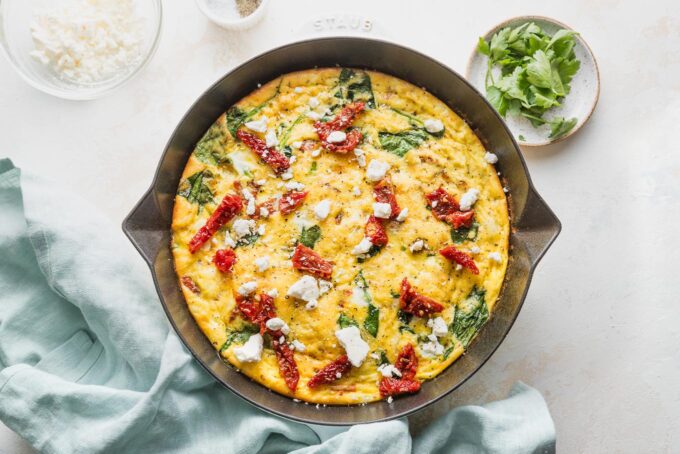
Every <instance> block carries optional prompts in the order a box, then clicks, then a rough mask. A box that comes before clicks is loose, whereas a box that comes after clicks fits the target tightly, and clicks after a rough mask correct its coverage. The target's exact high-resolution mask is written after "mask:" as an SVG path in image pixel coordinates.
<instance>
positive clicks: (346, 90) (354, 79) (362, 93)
mask: <svg viewBox="0 0 680 454" xmlns="http://www.w3.org/2000/svg"><path fill="white" fill-rule="evenodd" d="M335 97H336V98H338V99H342V100H345V101H346V102H354V101H363V102H365V103H366V105H367V106H368V107H369V108H371V109H375V97H374V96H373V87H372V86H371V76H369V75H368V73H367V72H366V71H360V70H353V69H348V68H342V70H341V71H340V76H339V77H338V91H337V92H336V93H335Z"/></svg>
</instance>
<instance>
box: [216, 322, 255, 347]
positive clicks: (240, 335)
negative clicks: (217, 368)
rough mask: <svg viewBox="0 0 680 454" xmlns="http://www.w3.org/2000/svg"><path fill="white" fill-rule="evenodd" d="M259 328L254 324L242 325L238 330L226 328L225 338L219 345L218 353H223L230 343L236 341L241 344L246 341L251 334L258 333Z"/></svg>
mask: <svg viewBox="0 0 680 454" xmlns="http://www.w3.org/2000/svg"><path fill="white" fill-rule="evenodd" d="M259 332H260V328H259V327H258V326H256V325H250V324H249V325H244V326H243V327H242V328H241V329H240V330H236V331H233V330H227V340H226V341H225V342H224V344H222V346H221V347H220V353H224V352H225V351H226V350H227V349H228V348H229V346H231V344H233V343H234V342H236V343H237V344H242V343H244V342H245V341H247V340H248V339H249V338H250V336H252V335H253V334H256V333H259Z"/></svg>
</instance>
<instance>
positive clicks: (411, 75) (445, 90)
mask: <svg viewBox="0 0 680 454" xmlns="http://www.w3.org/2000/svg"><path fill="white" fill-rule="evenodd" d="M335 65H340V66H346V67H357V68H368V69H374V70H377V71H382V72H384V73H386V74H391V75H393V76H396V77H399V78H401V79H404V80H407V81H409V82H411V83H414V84H415V85H418V86H420V87H424V88H426V89H427V90H428V91H430V93H432V94H433V95H435V96H436V97H438V98H439V99H441V100H442V101H444V102H445V103H446V104H447V105H448V106H449V107H451V108H452V109H453V110H454V111H455V112H457V113H458V114H459V115H460V116H461V117H463V118H464V119H465V120H466V121H467V122H468V124H470V125H471V126H472V127H473V129H474V130H475V132H476V133H477V134H478V136H479V137H480V139H481V140H482V141H483V143H484V144H485V146H486V148H487V149H488V150H493V151H494V152H495V153H496V154H497V155H498V157H499V162H498V164H497V168H498V170H499V171H500V172H501V173H502V175H503V178H505V180H506V183H507V185H508V186H509V187H510V190H511V196H510V197H509V199H508V200H509V205H510V209H511V213H512V226H511V229H512V233H511V235H510V247H511V259H510V262H509V265H508V271H507V275H506V277H505V283H504V285H503V289H502V292H501V296H500V301H499V302H498V304H497V305H496V307H495V309H494V311H493V314H492V316H491V318H490V319H489V321H488V323H487V324H486V325H485V326H484V328H483V329H482V330H481V332H480V333H479V335H478V336H477V338H476V340H475V341H474V342H473V343H472V344H471V345H470V347H469V349H468V352H467V353H466V354H465V355H464V356H462V357H461V358H459V359H458V360H457V361H455V362H454V363H453V364H452V365H451V366H450V367H449V368H448V369H446V370H445V371H444V372H443V373H442V374H441V375H439V376H438V377H437V378H436V379H434V380H431V381H427V382H425V383H424V384H423V386H422V389H421V391H420V392H418V393H417V394H414V395H411V396H406V397H401V398H399V399H395V400H394V402H393V403H392V404H387V403H386V402H377V403H372V404H368V405H364V406H349V407H348V406H328V407H321V408H316V406H315V405H306V404H305V403H303V402H295V401H293V400H292V399H290V398H288V397H284V396H281V395H279V394H276V393H274V392H271V391H269V390H267V389H266V388H264V387H263V386H261V385H259V384H258V383H256V382H254V381H251V380H250V379H249V378H248V377H246V376H245V375H242V374H241V373H239V372H237V371H236V370H235V369H234V368H233V367H231V366H230V365H228V364H226V363H225V362H223V361H222V360H221V359H220V357H219V356H218V354H217V352H216V351H215V349H214V348H213V346H212V345H211V344H210V342H209V341H208V339H207V338H206V337H205V336H204V335H203V333H202V332H201V331H200V330H199V328H198V326H197V325H196V323H195V322H194V319H193V318H192V316H191V314H190V313H189V310H188V308H187V305H186V303H185V301H184V298H183V296H182V293H181V291H180V288H179V284H178V280H177V277H176V275H175V270H174V265H173V258H172V253H171V250H170V225H171V221H172V208H173V203H174V199H175V193H176V191H177V185H178V183H179V179H180V176H181V174H182V170H183V169H184V166H185V164H186V162H187V159H188V158H189V154H190V153H191V151H192V150H193V148H194V146H195V144H196V142H197V141H198V140H199V139H200V138H201V136H202V135H203V133H204V132H205V131H206V130H207V129H208V128H209V127H210V125H211V124H212V123H213V122H214V121H215V119H216V118H217V117H218V116H219V115H220V114H222V113H223V112H224V111H225V110H226V109H227V108H228V107H230V106H231V105H232V104H234V103H235V102H236V101H238V100H239V99H241V98H242V97H244V96H245V95H247V94H249V93H250V92H252V91H253V90H254V89H255V88H256V86H257V84H258V83H259V82H262V83H264V82H267V81H269V80H272V79H274V78H276V77H278V76H280V75H282V74H285V73H289V72H292V71H297V70H302V69H309V68H313V67H317V66H318V67H328V66H335ZM560 229H561V225H560V222H559V220H558V219H557V217H556V216H555V215H554V214H553V212H552V211H551V210H550V208H549V207H548V206H547V205H546V204H545V202H544V201H543V199H541V197H540V196H539V195H538V193H537V192H536V190H535V189H534V187H533V185H532V184H531V180H530V179H529V174H528V172H527V168H526V165H525V163H524V160H523V159H522V155H521V154H520V151H519V148H518V146H517V143H516V142H515V141H514V139H513V138H512V135H511V134H510V131H509V130H508V128H507V127H506V126H505V124H504V123H503V121H502V120H501V118H500V117H499V116H498V114H497V113H496V112H495V111H494V109H493V108H492V107H491V106H490V105H489V104H488V103H487V102H486V100H485V99H484V97H483V96H482V95H481V94H480V93H479V92H477V91H476V90H475V89H474V88H473V87H472V86H471V85H470V84H469V83H467V82H466V81H465V80H464V79H463V78H462V77H461V76H460V75H458V74H457V73H456V72H454V71H452V70H451V69H449V68H447V67H446V66H444V65H443V64H441V63H439V62H437V61H435V60H433V59H431V58H430V57H427V56H425V55H423V54H421V53H419V52H416V51H414V50H411V49H408V48H405V47H402V46H399V45H396V44H392V43H388V42H384V41H377V40H372V39H365V38H354V37H351V38H350V37H343V38H322V39H314V40H309V41H302V42H298V43H294V44H288V45H285V46H283V47H279V48H277V49H274V50H271V51H269V52H266V53H264V54H262V55H260V56H258V57H255V58H253V59H252V60H250V61H248V62H246V63H244V64H243V65H241V66H239V67H238V68H236V69H234V70H233V71H231V72H230V73H229V74H227V75H226V76H224V77H223V78H222V79H220V80H219V81H218V82H217V83H216V84H214V85H213V86H212V87H210V88H209V89H208V91H206V92H205V93H203V95H202V96H201V97H200V98H199V99H198V101H196V103H194V105H193V106H191V108H190V109H189V111H188V112H187V114H186V115H185V116H184V118H183V119H182V120H181V121H180V123H179V125H178V126H177V129H175V132H174V133H173V135H172V137H171V138H170V141H169V142H168V144H167V146H166V148H165V152H164V153H163V157H162V158H161V161H160V163H159V165H158V170H157V171H156V175H155V177H154V179H153V183H152V184H151V187H150V188H149V190H148V191H147V192H146V194H144V196H143V197H142V199H141V200H140V201H139V203H138V204H137V206H135V207H134V209H133V210H132V212H131V213H130V214H129V215H128V217H127V218H126V219H125V221H123V231H124V232H125V234H126V235H127V236H128V238H129V239H130V241H132V243H133V244H134V246H135V247H136V248H137V250H138V251H139V252H140V254H141V255H142V257H144V259H145V260H146V261H147V262H148V264H149V266H150V268H151V273H152V274H153V279H154V283H155V284H156V289H157V291H158V295H159V296H160V299H161V302H162V303H163V308H164V309H165V312H166V314H167V315H168V318H169V319H170V323H172V326H173V327H174V328H175V330H176V331H177V334H178V335H179V337H180V338H181V339H182V341H184V344H185V345H186V346H187V348H188V349H189V350H190V351H191V352H192V353H193V355H194V357H195V358H196V360H198V362H199V363H200V364H201V365H202V366H203V367H204V368H205V369H206V370H207V371H208V372H210V373H211V374H212V375H213V376H214V377H215V379H217V381H219V382H220V383H222V384H223V385H224V386H226V387H227V388H229V389H230V390H232V391H233V392H234V393H236V394H238V395H239V396H241V397H242V398H244V399H246V400H247V401H249V402H251V403H253V404H255V405H257V406H258V407H260V408H262V409H263V410H266V411H268V412H271V413H274V414H277V415H279V416H284V417H286V418H290V419H294V420H297V421H302V422H309V423H317V424H328V425H349V424H358V423H368V422H376V421H385V420H389V419H394V418H398V417H401V416H405V415H408V414H410V413H413V412H415V411H417V410H420V409H422V408H424V407H425V406H427V405H429V404H431V403H433V402H435V401H437V400H438V399H441V398H442V397H444V396H445V395H446V394H448V393H450V392H451V391H453V390H455V389H456V388H457V387H459V386H460V385H461V384H462V383H463V382H464V381H465V380H467V379H468V378H470V377H471V376H472V375H473V374H474V373H475V372H476V371H477V370H478V369H479V368H480V367H481V366H482V365H483V364H484V362H486V360H487V359H489V357H490V356H491V354H492V353H493V352H494V351H495V350H496V348H498V346H499V345H500V343H501V342H502V341H503V339H504V338H505V336H506V334H507V333H508V331H509V330H510V327H511V326H512V324H513V322H514V321H515V318H516V317H517V314H518V313H519V310H520V308H521V307H522V303H523V301H524V297H525V295H526V293H527V290H528V288H529V282H530V281H531V276H532V274H533V271H534V268H535V266H536V264H537V263H538V261H539V260H540V259H541V257H542V256H543V254H544V253H545V252H546V250H547V249H548V247H549V246H550V244H551V243H552V242H553V241H554V240H555V238H556V237H557V235H558V234H559V232H560Z"/></svg>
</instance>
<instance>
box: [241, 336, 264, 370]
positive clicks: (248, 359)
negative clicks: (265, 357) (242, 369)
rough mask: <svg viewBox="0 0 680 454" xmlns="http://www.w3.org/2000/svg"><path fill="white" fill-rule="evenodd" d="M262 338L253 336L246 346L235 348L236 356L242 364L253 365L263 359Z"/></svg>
mask: <svg viewBox="0 0 680 454" xmlns="http://www.w3.org/2000/svg"><path fill="white" fill-rule="evenodd" d="M262 345H263V339H262V336H261V335H260V334H259V333H258V334H253V335H252V336H250V337H249V338H248V340H247V341H246V343H245V344H243V345H241V346H240V347H236V348H234V356H236V359H237V360H239V362H241V363H253V362H257V361H259V360H260V359H261V358H262Z"/></svg>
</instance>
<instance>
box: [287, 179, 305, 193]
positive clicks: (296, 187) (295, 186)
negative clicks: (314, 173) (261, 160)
mask: <svg viewBox="0 0 680 454" xmlns="http://www.w3.org/2000/svg"><path fill="white" fill-rule="evenodd" d="M284 186H285V187H286V189H288V190H289V191H302V190H303V189H305V185H304V184H302V183H298V182H297V181H289V182H288V183H286V184H285V185H284Z"/></svg>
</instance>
